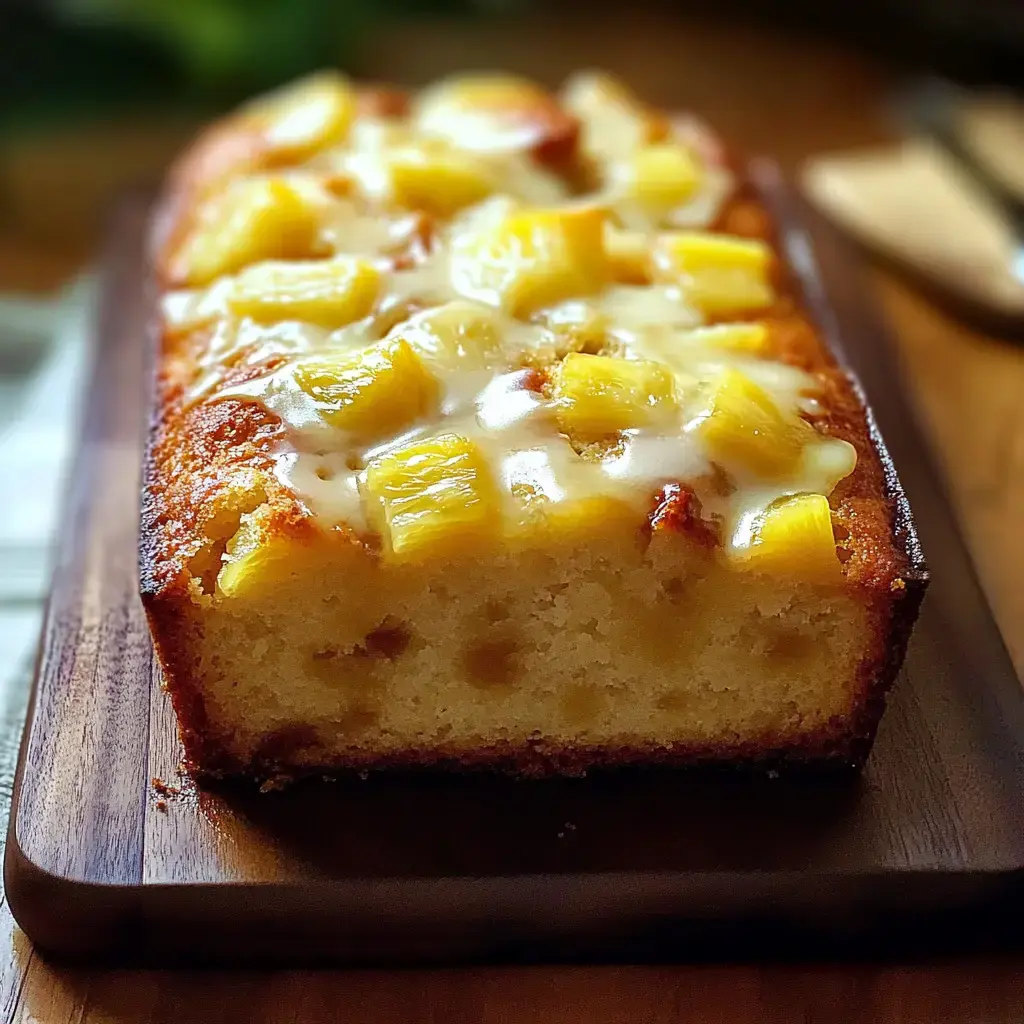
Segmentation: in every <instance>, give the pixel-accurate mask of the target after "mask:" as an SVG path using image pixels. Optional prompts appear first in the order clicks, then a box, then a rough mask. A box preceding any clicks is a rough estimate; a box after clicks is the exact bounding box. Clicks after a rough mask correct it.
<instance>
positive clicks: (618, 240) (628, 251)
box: [604, 224, 651, 284]
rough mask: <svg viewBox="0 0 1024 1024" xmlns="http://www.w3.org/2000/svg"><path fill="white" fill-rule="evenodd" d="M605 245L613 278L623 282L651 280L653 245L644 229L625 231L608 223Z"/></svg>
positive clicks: (639, 282)
mask: <svg viewBox="0 0 1024 1024" xmlns="http://www.w3.org/2000/svg"><path fill="white" fill-rule="evenodd" d="M604 247H605V252H606V253H607V254H608V264H609V266H610V268H611V276H612V279H613V280H615V281H618V282H620V283H622V284H648V283H649V282H650V280H651V246H650V243H649V242H648V240H647V236H646V235H645V234H644V233H643V232H642V231H623V230H622V229H621V228H617V227H615V226H614V225H613V224H606V225H605V231H604Z"/></svg>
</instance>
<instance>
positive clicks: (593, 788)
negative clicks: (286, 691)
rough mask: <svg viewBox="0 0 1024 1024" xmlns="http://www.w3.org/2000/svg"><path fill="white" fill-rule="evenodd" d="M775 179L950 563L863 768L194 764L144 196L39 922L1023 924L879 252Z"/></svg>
mask: <svg viewBox="0 0 1024 1024" xmlns="http://www.w3.org/2000/svg"><path fill="white" fill-rule="evenodd" d="M760 177H761V179H762V182H763V183H764V186H765V188H766V190H767V192H768V193H769V195H770V196H771V197H773V199H774V201H775V203H776V205H777V206H778V207H779V209H780V210H781V214H782V222H783V224H784V227H785V238H786V241H787V244H788V246H789V249H790V253H791V256H792V257H793V260H794V263H795V265H796V267H797V270H798V272H799V274H800V276H801V277H802V279H803V281H804V284H805V287H806V290H807V292H808V296H809V298H810V300H811V302H812V304H813V305H814V307H815V308H816V309H817V310H818V312H819V315H820V318H821V320H822V322H823V325H824V326H825V328H826V329H827V331H828V332H829V333H830V334H832V335H833V336H834V337H837V338H840V339H841V340H842V350H843V351H844V352H845V355H846V357H847V359H848V361H849V362H850V363H851V365H853V366H854V367H855V369H856V370H857V371H858V372H859V374H860V376H861V379H862V382H863V384H864V386H865V389H866V391H867V393H868V395H869V396H870V397H871V399H872V403H873V406H874V410H875V414H876V417H877V420H878V422H879V425H880V426H881V429H882V431H883V433H884V434H885V436H886V439H887V441H888V444H889V448H890V451H891V453H892V455H893V457H894V460H895V462H896V465H897V466H898V467H899V470H900V475H901V478H902V481H903V485H904V487H905V489H906V491H907V493H908V495H909V497H910V500H911V504H912V505H913V507H914V510H915V514H916V518H917V523H918V528H919V533H920V537H921V541H922V544H923V546H924V549H925V551H926V552H927V554H928V556H929V561H930V565H931V570H932V583H931V587H930V590H929V593H928V595H927V597H926V599H925V603H924V606H923V609H922V613H921V618H920V621H919V624H918V626H917V629H916V632H915V634H914V637H913V639H912V641H911V645H910V650H909V653H908V656H907V661H906V665H905V667H904V669H903V671H902V673H901V675H900V678H899V680H898V682H897V686H896V690H895V692H894V695H893V697H892V699H891V701H890V706H889V709H888V711H887V712H886V715H885V718H884V719H883V723H882V727H881V730H880V732H879V736H878V740H877V743H876V746H875V750H874V752H873V754H872V756H871V758H870V760H869V762H868V764H867V766H866V768H865V769H864V771H863V772H862V773H861V774H860V775H858V776H850V775H829V776H825V777H823V776H815V775H813V774H810V775H807V774H805V775H798V776H790V777H783V778H763V777H750V776H739V775H731V774H727V773H708V772H676V773H672V772H664V771H661V772H644V771H636V770H634V771H628V772H620V773H606V774H595V775H592V776H591V777H589V778H587V779H582V780H579V779H577V780H554V781H543V782H538V781H532V782H526V781H521V782H517V781H514V780H508V779H501V778H493V777H489V776H473V777H463V778H458V777H446V776H438V775H432V776H419V777H417V776H408V775H406V776H390V777H374V778H371V779H369V780H360V779H355V778H353V779H350V780H347V781H342V782H337V783H330V784H328V783H319V782H311V783H306V784H303V785H300V786H298V787H295V788H294V789H290V790H287V791H285V792H281V793H270V794H258V793H255V792H252V791H250V790H245V789H240V788H233V787H230V786H219V787H217V788H216V789H212V790H208V791H205V792H198V791H196V790H195V789H194V787H192V786H191V785H190V783H189V781H188V780H187V779H180V778H179V777H178V776H177V766H178V762H179V760H180V757H181V749H180V745H179V743H178V739H177V735H176V732H175V727H174V720H173V716H172V714H171V711H170V707H169V704H168V701H167V699H166V696H165V694H164V693H163V691H162V690H161V688H160V686H159V671H158V669H157V666H156V664H155V662H154V659H153V654H152V651H151V648H150V644H149V640H148V633H147V628H146V623H145V619H144V616H143V613H142V608H141V605H140V602H139V599H138V596H137V571H136V555H135V550H136V532H137V517H138V498H139V473H140V462H141V451H142V443H143V435H144V429H145V421H146V416H147V407H148V402H149V396H148V390H149V388H148V383H147V380H148V372H147V364H148V360H149V346H148V343H147V327H146V323H147V318H148V311H149V302H150V299H149V297H148V296H147V294H146V289H145V287H144V284H143V280H144V275H145V271H144V259H143V256H142V250H143V241H142V240H143V235H144V230H145V221H146V205H145V203H144V202H142V201H141V200H140V201H137V202H133V203H128V204H126V205H125V206H124V207H123V208H122V209H121V211H120V214H119V215H118V218H117V223H116V225H115V230H114V231H113V233H112V237H111V244H110V248H109V251H108V253H107V259H106V274H107V276H106V283H105V290H104V301H103V303H102V310H101V313H100V317H99V322H98V324H97V329H96V346H95V351H96V369H95V374H94V376H93V378H92V381H91V383H90V385H89V398H88V413H87V416H86V418H85V421H84V423H83V430H82V442H81V450H80V452H79V455H78V458H77V460H76V463H75V466H74V471H73V479H72V483H71V487H70V491H69V496H68V503H67V509H68V510H67V515H66V518H65V525H64V531H63V534H62V537H61V540H60V545H59V552H58V558H57V568H56V572H55V577H54V584H53V591H52V596H51V599H50V604H49V609H48V614H47V617H46V624H45V627H44V630H43V635H42V640H41V646H40V654H39V662H38V667H37V673H36V681H35V687H34V692H33V697H32V704H31V711H30V719H29V723H28V726H27V727H26V734H25V739H24V742H23V747H22V753H21V761H20V766H19V772H18V779H17V783H16V793H15V804H14V808H13V811H12V814H11V824H10V835H9V841H8V844H7V851H6V860H5V878H6V883H7V894H8V898H9V901H10V905H11V908H12V910H13V912H14V915H15V917H16V918H17V920H18V922H19V923H20V924H21V926H22V927H23V928H24V930H25V931H26V932H27V933H28V934H29V936H30V937H31V938H32V939H34V940H35V941H36V942H37V943H38V944H39V945H40V946H42V947H43V948H45V949H48V950H51V951H55V952H58V953H63V954H66V955H71V956H79V957H105V958H107V959H117V960H122V961H150V962H153V961H161V962H167V961H169V960H175V959H179V958H181V959H190V960H200V961H205V962H215V961H216V962H226V961H237V960H254V959H259V960H268V961H271V962H284V961H295V960H307V961H309V960H323V961H360V962H387V961H390V962H399V961H417V960H418V961H435V962H436V961H454V960H467V959H481V958H488V959H495V958H497V959H524V958H525V959H545V958H559V959H578V958H602V959H603V958H624V957H625V958H632V959H651V958H657V959H661V958H674V957H682V956H687V957H692V956H695V955H701V956H707V955H712V956H720V955H728V956H736V955H745V954H755V955H761V956H763V955H765V954H776V953H779V954H785V953H789V952H794V953H796V952H798V953H801V954H803V955H806V954H807V953H808V952H811V953H821V952H835V951H843V952H861V953H862V952H871V953H884V952H888V951H893V952H906V951H907V950H926V949H927V950H932V951H934V949H935V948H936V947H937V946H938V947H942V948H954V947H956V948H959V947H962V946H964V945H966V944H972V945H973V944H976V943H977V942H979V941H1002V940H1004V939H1005V938H1006V936H1007V935H1008V934H1013V933H1014V932H1016V931H1019V928H1017V927H1015V925H1016V920H1017V919H1019V918H1018V915H1019V914H1020V912H1021V910H1022V909H1024V896H1022V893H1024V886H1022V885H1021V877H1022V868H1024V801H1022V794H1024V693H1022V690H1021V686H1020V684H1019V682H1018V680H1017V678H1016V676H1015V674H1014V671H1013V668H1012V667H1011V664H1010V661H1009V658H1008V656H1007V654H1006V651H1005V649H1004V647H1003V644H1002V641H1001V638H1000V636H999V633H998V631H997V629H996V626H995V624H994V622H993V620H992V617H991V614H990V612H989V610H988V607H987V605H986V603H985V600H984V597H983V595H982V593H981V590H980V588H979V586H978V583H977V580H976V578H975V576H974V573H973V570H972V568H971V565H970V562H969V559H968V556H967V554H966V551H965V549H964V546H963V543H962V541H961V539H960V537H959V535H958V532H957V529H956V526H955V524H954V522H953V519H952V517H951V513H950V511H949V505H948V503H947V502H946V500H945V496H944V494H943V490H942V487H941V485H940V483H939V482H938V479H937V476H936V474H935V471H934V469H933V467H932V464H931V461H930V459H929V457H928V454H927V452H926V450H925V448H924V446H923V444H922V442H921V439H920V436H919V434H918V432H917V430H916V427H915V426H914V423H913V417H912V414H911V412H910V411H909V410H908V408H907V406H906V403H905V400H904V397H903V392H902V390H901V387H900V384H899V379H898V371H897V368H896V367H895V366H894V364H893V355H892V351H891V349H890V346H889V345H888V343H887V342H886V339H885V336H884V332H883V331H882V329H881V326H880V324H879V322H878V320H877V319H876V318H875V317H874V316H873V315H872V312H871V306H870V301H869V299H868V297H867V294H866V292H865V291H864V289H863V284H862V282H861V279H860V276H859V271H858V267H857V264H856V262H855V261H854V260H853V259H851V257H850V255H849V250H848V249H847V248H846V246H845V244H844V243H843V242H842V241H841V240H840V239H839V238H838V237H837V236H836V235H835V233H834V232H832V231H831V230H830V229H828V228H827V227H826V226H825V225H824V224H823V223H821V222H820V221H818V220H816V219H814V218H813V217H812V216H811V215H810V214H809V213H808V212H807V211H805V210H804V209H803V208H802V206H800V204H798V203H797V201H796V200H795V199H793V198H792V197H791V196H789V195H788V193H787V192H786V191H785V190H784V189H783V188H782V186H780V185H779V184H778V182H777V181H776V180H775V179H774V177H773V176H772V174H771V172H770V171H768V170H766V169H762V170H761V172H760ZM816 267H817V268H818V269H816ZM819 270H820V279H819V273H818V271H819ZM826 291H827V294H828V297H829V299H828V303H827V304H826V303H825V301H824V298H823V296H824V294H825V293H826ZM154 777H157V778H160V779H163V780H165V781H166V782H168V783H170V784H172V785H173V786H179V785H180V786H182V787H183V788H182V791H181V792H180V793H177V792H171V793H168V794H162V793H158V792H156V791H155V790H154V787H153V785H152V782H151V780H152V779H153V778H154Z"/></svg>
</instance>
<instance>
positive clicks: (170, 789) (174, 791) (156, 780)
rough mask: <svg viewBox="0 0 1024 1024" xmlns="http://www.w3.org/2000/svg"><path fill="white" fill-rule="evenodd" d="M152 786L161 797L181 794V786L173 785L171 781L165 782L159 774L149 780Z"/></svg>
mask: <svg viewBox="0 0 1024 1024" xmlns="http://www.w3.org/2000/svg"><path fill="white" fill-rule="evenodd" d="M149 784H150V786H152V788H153V792H154V793H156V795H157V796H159V797H168V796H170V797H175V796H181V786H173V785H171V784H170V783H169V782H164V780H163V779H161V778H160V777H159V776H157V775H154V776H153V778H151V779H150V780H149Z"/></svg>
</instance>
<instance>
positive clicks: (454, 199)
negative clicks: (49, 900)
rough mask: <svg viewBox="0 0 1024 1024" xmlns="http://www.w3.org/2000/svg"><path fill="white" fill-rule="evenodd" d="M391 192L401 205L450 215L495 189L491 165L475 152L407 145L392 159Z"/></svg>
mask: <svg viewBox="0 0 1024 1024" xmlns="http://www.w3.org/2000/svg"><path fill="white" fill-rule="evenodd" d="M388 169H389V173H390V177H391V193H392V197H393V198H394V201H395V202H396V203H398V204H399V205H400V206H407V207H409V208H410V209H413V210H425V211H426V212H427V213H432V214H434V215H435V216H437V217H450V216H451V215H452V214H453V213H456V212H457V211H459V210H461V209H462V208H463V207H465V206H472V205H473V204H474V203H478V202H480V200H482V199H485V198H486V197H487V196H489V195H490V194H491V193H492V192H494V190H495V184H496V183H495V180H494V175H493V174H492V173H491V170H490V168H488V167H487V165H486V164H484V163H483V162H482V161H481V160H479V159H476V158H474V157H473V156H472V155H471V154H468V153H460V152H458V151H457V150H451V149H447V148H441V147H427V146H423V147H420V148H416V149H412V148H410V149H403V150H399V151H398V152H396V153H395V154H394V155H392V156H391V157H390V158H389V160H388Z"/></svg>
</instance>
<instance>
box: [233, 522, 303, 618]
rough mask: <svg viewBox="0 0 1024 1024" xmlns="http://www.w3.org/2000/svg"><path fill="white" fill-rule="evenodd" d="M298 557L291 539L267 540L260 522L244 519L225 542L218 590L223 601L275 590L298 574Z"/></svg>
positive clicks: (277, 537) (277, 538)
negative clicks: (274, 588)
mask: <svg viewBox="0 0 1024 1024" xmlns="http://www.w3.org/2000/svg"><path fill="white" fill-rule="evenodd" d="M297 554H298V550H297V547H296V544H295V542H294V541H293V540H292V539H291V538H290V537H287V536H284V535H279V536H276V537H273V538H267V537H266V536H265V534H264V531H263V527H262V525H261V523H260V522H259V520H257V519H256V518H254V517H252V516H249V517H243V519H242V524H241V526H240V527H239V529H238V532H237V533H236V534H235V535H234V537H232V538H231V540H230V541H228V546H227V556H226V558H225V560H224V565H223V567H222V568H221V570H220V574H219V575H218V577H217V588H218V590H220V592H221V593H222V594H223V595H224V596H225V597H232V598H234V597H245V596H246V594H248V593H250V592H251V593H254V594H258V593H259V592H261V591H263V590H264V588H266V587H267V586H268V585H269V586H271V587H273V586H276V585H277V584H279V583H281V582H283V581H284V580H285V579H287V578H288V576H289V575H291V574H293V573H297V572H298V571H300V569H299V566H298V564H297V558H296V555H297ZM264 592H265V591H264Z"/></svg>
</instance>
